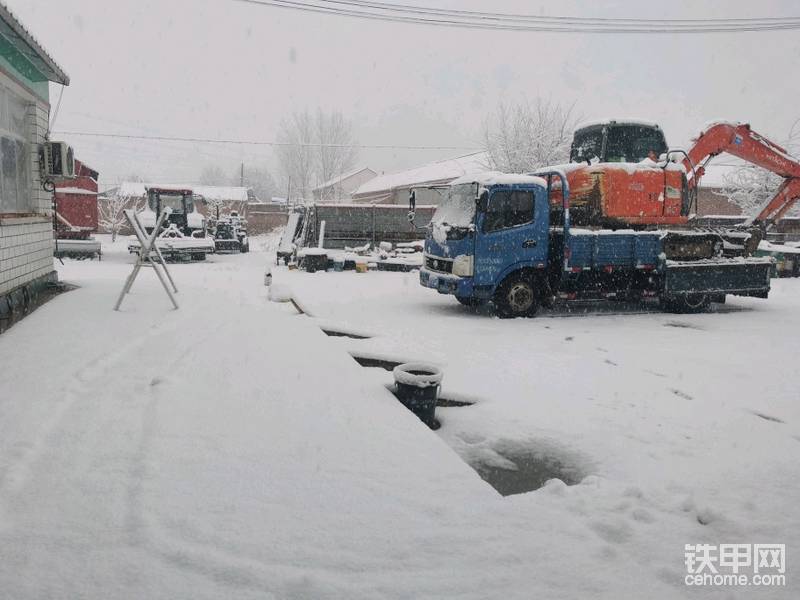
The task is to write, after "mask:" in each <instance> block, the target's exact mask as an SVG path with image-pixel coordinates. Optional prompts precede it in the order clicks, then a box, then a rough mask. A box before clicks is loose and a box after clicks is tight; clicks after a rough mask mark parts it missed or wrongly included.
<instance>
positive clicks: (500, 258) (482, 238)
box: [474, 188, 549, 286]
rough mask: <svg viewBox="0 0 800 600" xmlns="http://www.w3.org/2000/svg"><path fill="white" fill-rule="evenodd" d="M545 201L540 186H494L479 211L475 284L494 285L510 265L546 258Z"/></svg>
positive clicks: (539, 263)
mask: <svg viewBox="0 0 800 600" xmlns="http://www.w3.org/2000/svg"><path fill="white" fill-rule="evenodd" d="M548 210H549V206H548V201H547V198H546V194H545V191H544V189H542V190H533V189H530V188H528V189H513V188H500V189H494V190H493V191H492V194H491V196H490V197H489V202H488V205H487V207H486V210H485V211H484V212H483V213H482V214H481V215H479V219H478V221H479V222H478V223H477V225H478V230H477V231H476V238H475V276H474V277H475V278H474V282H475V285H477V286H480V285H497V284H498V283H500V282H499V278H500V277H501V276H502V275H504V274H505V273H506V272H507V270H508V269H509V268H510V267H517V266H518V267H522V266H533V267H544V266H545V265H546V262H547V252H548V247H547V240H548V238H547V226H548V225H547V224H548Z"/></svg>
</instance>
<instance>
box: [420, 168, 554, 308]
mask: <svg viewBox="0 0 800 600" xmlns="http://www.w3.org/2000/svg"><path fill="white" fill-rule="evenodd" d="M549 227H550V206H549V201H548V182H547V181H546V180H545V179H543V178H541V177H534V176H528V175H505V174H502V173H486V174H483V175H480V176H477V177H464V178H461V179H458V180H456V181H454V182H453V183H452V184H451V185H450V186H449V188H448V190H447V192H446V193H445V194H444V197H443V199H442V202H441V203H440V204H439V206H438V208H437V209H436V212H435V213H434V214H433V217H432V219H431V224H430V226H429V235H428V236H427V237H426V240H425V251H424V267H423V269H422V271H421V273H420V282H421V284H422V285H423V286H425V287H430V288H433V289H436V290H438V291H439V292H440V293H446V294H453V295H454V296H455V297H456V298H457V299H458V300H459V302H461V303H463V304H477V303H480V302H482V301H488V300H490V299H492V298H493V297H494V296H495V295H496V292H497V289H498V286H499V285H505V286H512V287H513V286H514V285H515V282H516V281H517V280H523V279H526V280H529V279H532V278H533V279H535V278H541V279H545V278H546V272H547V269H548V266H549V264H550V263H549V259H550V252H549V249H548V245H549ZM512 274H514V276H513V277H510V278H509V276H510V275H512ZM535 295H536V294H535V293H534V292H533V291H532V290H530V288H529V286H527V285H523V286H517V287H516V288H514V290H513V291H512V293H511V296H512V298H513V299H514V300H515V302H516V306H515V307H506V308H510V309H511V310H512V311H513V312H521V313H527V312H529V311H531V310H535V306H536V297H535Z"/></svg>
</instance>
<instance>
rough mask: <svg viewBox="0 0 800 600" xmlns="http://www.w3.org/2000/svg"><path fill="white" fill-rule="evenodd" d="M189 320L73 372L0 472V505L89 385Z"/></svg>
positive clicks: (136, 340)
mask: <svg viewBox="0 0 800 600" xmlns="http://www.w3.org/2000/svg"><path fill="white" fill-rule="evenodd" d="M190 317H191V315H186V316H181V318H179V319H176V320H174V321H171V322H170V324H169V325H167V326H153V327H150V329H148V330H146V331H145V333H144V335H141V336H138V337H136V338H134V339H132V340H131V341H129V342H128V343H126V344H124V345H122V346H121V347H118V348H116V349H115V350H113V351H111V352H109V353H102V354H99V355H96V356H95V357H94V358H93V359H91V360H89V361H88V362H87V363H85V364H84V365H83V366H82V367H81V368H79V369H78V370H77V371H75V372H74V373H73V375H72V377H71V381H70V382H69V384H68V385H67V387H66V388H65V390H64V392H63V395H62V397H61V398H60V399H59V400H57V401H56V403H55V404H54V406H53V410H52V412H51V413H50V417H49V418H48V419H47V420H46V421H45V422H43V423H42V425H41V426H40V427H39V428H38V430H37V431H36V433H35V436H34V438H33V439H32V440H31V441H30V442H29V443H27V444H26V447H25V448H24V449H23V450H22V451H21V452H20V453H19V455H18V456H17V458H16V460H15V461H14V462H13V463H12V464H10V465H9V466H8V468H7V469H6V470H5V472H3V473H0V503H2V501H3V498H4V496H5V495H6V494H7V493H10V494H15V493H17V492H18V491H19V490H20V489H22V487H24V485H25V484H26V482H27V481H28V479H29V477H30V471H31V466H32V465H33V464H34V463H35V462H36V461H37V460H38V459H39V458H40V457H41V456H42V455H43V454H44V452H45V451H46V449H47V447H48V445H47V441H48V440H49V439H50V438H51V437H52V436H53V435H54V434H55V432H56V431H57V430H58V429H59V426H60V424H61V423H62V421H63V420H64V418H65V417H66V415H67V413H68V412H69V411H70V409H71V408H72V407H73V406H74V405H75V403H76V402H77V401H79V400H80V399H81V398H82V397H84V396H85V395H86V394H87V392H88V391H89V390H90V388H91V384H92V383H94V382H95V381H96V380H98V379H100V378H101V377H102V376H103V375H105V374H106V373H108V371H109V370H110V368H111V367H112V366H114V365H115V364H118V363H119V362H120V360H122V359H125V358H126V357H128V356H129V354H130V353H131V352H133V351H135V350H138V349H140V348H142V347H143V346H145V345H147V344H148V343H149V342H150V341H151V340H152V339H153V338H154V337H157V336H160V335H163V334H165V333H171V332H173V331H175V330H178V329H180V328H181V327H182V326H183V325H184V324H185V322H186V321H188V320H190Z"/></svg>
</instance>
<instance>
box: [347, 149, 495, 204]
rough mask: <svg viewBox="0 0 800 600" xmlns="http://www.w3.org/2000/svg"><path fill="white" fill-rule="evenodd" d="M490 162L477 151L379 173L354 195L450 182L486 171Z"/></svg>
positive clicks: (368, 194) (484, 155)
mask: <svg viewBox="0 0 800 600" xmlns="http://www.w3.org/2000/svg"><path fill="white" fill-rule="evenodd" d="M488 162H489V157H488V156H487V154H486V153H485V152H475V153H473V154H467V155H465V156H458V157H456V158H451V159H447V160H440V161H438V162H433V163H429V164H427V165H423V166H421V167H416V168H414V169H408V170H406V171H400V172H399V173H391V174H388V175H378V176H377V177H374V178H372V179H370V180H369V181H367V182H366V183H364V184H363V185H362V186H361V187H359V188H358V189H357V190H356V191H355V192H353V197H354V198H358V197H363V196H371V195H375V194H378V193H380V192H390V191H391V190H394V189H397V188H403V187H412V186H415V185H424V184H432V183H449V182H450V181H452V180H453V179H456V178H457V177H461V176H462V175H467V174H470V173H480V172H483V171H486V165H487V164H488Z"/></svg>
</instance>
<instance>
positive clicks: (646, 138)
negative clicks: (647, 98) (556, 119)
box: [570, 121, 667, 165]
mask: <svg viewBox="0 0 800 600" xmlns="http://www.w3.org/2000/svg"><path fill="white" fill-rule="evenodd" d="M666 151H667V141H666V140H665V139H664V132H663V131H661V128H660V127H659V126H658V125H655V124H650V123H641V122H634V121H631V122H625V121H604V122H602V123H594V124H591V125H586V126H584V127H581V128H580V129H578V130H577V131H575V135H574V137H573V139H572V148H571V150H570V161H571V162H578V163H581V162H586V163H588V164H590V165H591V164H595V163H615V162H616V163H638V162H641V161H643V160H644V159H646V158H649V159H651V160H653V161H658V159H659V157H660V156H661V155H662V154H664V153H665V152H666Z"/></svg>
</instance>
